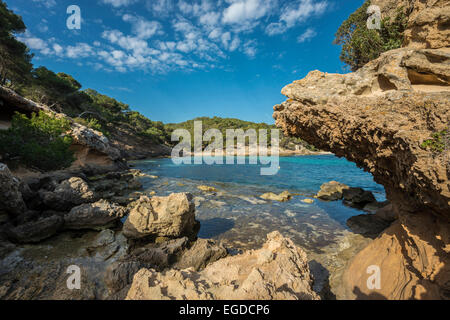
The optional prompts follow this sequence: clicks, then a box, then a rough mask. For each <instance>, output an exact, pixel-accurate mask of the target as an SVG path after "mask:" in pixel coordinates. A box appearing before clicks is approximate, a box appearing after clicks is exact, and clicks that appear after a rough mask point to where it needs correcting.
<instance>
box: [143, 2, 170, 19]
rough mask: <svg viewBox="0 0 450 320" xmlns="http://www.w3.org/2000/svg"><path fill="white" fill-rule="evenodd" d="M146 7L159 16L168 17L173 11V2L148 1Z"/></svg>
mask: <svg viewBox="0 0 450 320" xmlns="http://www.w3.org/2000/svg"><path fill="white" fill-rule="evenodd" d="M146 6H147V9H148V10H149V11H151V12H153V13H154V14H155V15H157V16H161V15H162V16H167V15H168V14H169V13H170V12H171V11H172V9H173V3H172V0H147V1H146Z"/></svg>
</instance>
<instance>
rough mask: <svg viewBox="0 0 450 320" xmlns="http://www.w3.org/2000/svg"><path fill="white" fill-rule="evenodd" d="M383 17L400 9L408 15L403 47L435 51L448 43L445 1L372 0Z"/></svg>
mask: <svg viewBox="0 0 450 320" xmlns="http://www.w3.org/2000/svg"><path fill="white" fill-rule="evenodd" d="M371 4H373V5H377V6H379V7H380V9H381V14H382V16H383V17H385V16H389V17H392V16H394V15H395V11H396V10H397V8H400V7H402V8H403V10H405V11H406V12H407V14H408V17H409V18H408V24H407V30H406V32H405V38H404V46H405V47H406V46H407V47H412V48H416V49H424V48H430V49H436V48H442V47H446V46H448V42H449V41H450V6H449V5H448V1H447V0H432V1H416V0H396V1H392V0H372V1H371Z"/></svg>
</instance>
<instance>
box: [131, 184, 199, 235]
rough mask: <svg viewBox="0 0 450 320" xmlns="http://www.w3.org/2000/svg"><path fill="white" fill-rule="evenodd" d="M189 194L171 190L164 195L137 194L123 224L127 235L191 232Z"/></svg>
mask: <svg viewBox="0 0 450 320" xmlns="http://www.w3.org/2000/svg"><path fill="white" fill-rule="evenodd" d="M197 224H198V223H197V221H196V220H195V205H194V202H193V201H192V195H190V194H188V193H173V194H171V195H169V196H167V197H153V198H151V199H150V198H148V197H146V196H143V197H141V198H140V199H139V200H138V201H136V202H135V203H134V205H133V208H132V209H131V210H130V214H129V217H128V219H127V220H126V221H125V224H124V226H123V233H124V235H125V236H126V237H128V238H133V239H138V238H143V237H147V236H155V237H169V238H178V237H183V236H189V237H190V236H195V235H196V232H197V231H198V230H196V228H197Z"/></svg>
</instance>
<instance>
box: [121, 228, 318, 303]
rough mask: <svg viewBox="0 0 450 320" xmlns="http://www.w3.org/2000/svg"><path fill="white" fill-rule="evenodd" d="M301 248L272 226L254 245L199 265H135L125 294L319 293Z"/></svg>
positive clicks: (295, 295)
mask: <svg viewBox="0 0 450 320" xmlns="http://www.w3.org/2000/svg"><path fill="white" fill-rule="evenodd" d="M312 282H313V281H312V278H311V275H310V272H309V267H308V261H307V257H306V254H305V252H304V251H303V250H302V249H300V248H298V247H296V246H295V245H294V244H293V242H292V241H291V240H290V239H287V238H284V237H283V236H282V235H281V234H280V233H278V232H272V233H270V234H269V235H268V236H267V242H266V243H265V244H264V245H263V247H262V248H261V249H259V250H251V251H247V252H245V253H244V254H241V255H237V256H232V257H227V258H224V259H220V260H218V261H216V262H214V263H212V264H210V265H208V266H207V267H206V268H205V269H204V270H203V271H200V272H196V271H194V269H192V268H191V269H185V270H182V271H178V270H168V271H166V272H162V273H160V272H156V271H155V270H153V269H141V270H140V271H139V272H138V273H137V274H136V275H135V276H134V279H133V284H132V286H131V288H130V290H129V291H128V295H127V299H131V300H132V299H136V300H154V299H156V300H159V299H179V300H183V299H193V300H200V299H201V300H206V299H214V300H224V299H231V300H234V299H249V300H254V299H258V300H269V299H276V300H285V299H301V300H312V299H319V298H318V296H317V294H316V293H315V292H314V291H313V290H312V288H311V286H312Z"/></svg>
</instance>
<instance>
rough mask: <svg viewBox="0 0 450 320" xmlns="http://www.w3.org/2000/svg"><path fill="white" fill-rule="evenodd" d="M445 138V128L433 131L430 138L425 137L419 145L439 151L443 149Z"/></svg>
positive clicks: (446, 134) (446, 135)
mask: <svg viewBox="0 0 450 320" xmlns="http://www.w3.org/2000/svg"><path fill="white" fill-rule="evenodd" d="M446 139H448V132H447V130H443V131H440V132H435V133H433V134H432V135H431V139H427V140H425V141H424V142H422V143H421V144H420V147H421V148H422V149H425V150H431V151H432V152H436V153H441V152H443V151H444V150H445V147H446V141H445V140H446Z"/></svg>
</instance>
